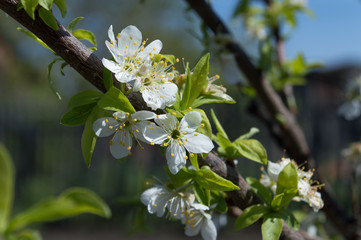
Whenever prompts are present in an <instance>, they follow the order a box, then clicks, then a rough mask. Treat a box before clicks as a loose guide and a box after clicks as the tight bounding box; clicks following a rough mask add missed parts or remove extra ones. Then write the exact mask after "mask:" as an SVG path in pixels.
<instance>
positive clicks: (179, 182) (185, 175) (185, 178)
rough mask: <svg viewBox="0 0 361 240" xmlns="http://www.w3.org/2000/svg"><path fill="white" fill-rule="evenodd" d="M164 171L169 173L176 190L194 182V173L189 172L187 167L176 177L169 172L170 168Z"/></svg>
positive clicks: (165, 168)
mask: <svg viewBox="0 0 361 240" xmlns="http://www.w3.org/2000/svg"><path fill="white" fill-rule="evenodd" d="M164 170H165V172H166V173H167V175H168V177H169V179H170V181H171V183H172V184H173V186H174V187H176V188H178V187H181V186H184V185H186V184H187V183H189V182H190V181H191V180H192V178H193V176H194V174H193V172H192V171H189V170H188V169H187V168H185V167H183V168H182V169H181V170H179V172H178V173H177V174H175V175H174V174H172V173H171V172H170V171H169V168H168V167H167V166H165V167H164Z"/></svg>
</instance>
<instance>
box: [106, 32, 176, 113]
mask: <svg viewBox="0 0 361 240" xmlns="http://www.w3.org/2000/svg"><path fill="white" fill-rule="evenodd" d="M108 36H109V38H110V42H109V41H106V42H105V44H106V46H107V47H108V49H109V51H110V52H111V54H112V56H113V58H114V61H113V60H108V59H106V58H103V60H102V62H103V65H104V67H106V68H107V69H109V70H110V71H111V72H113V73H114V74H115V78H116V79H117V80H118V81H119V82H121V83H127V82H130V81H134V80H135V83H134V88H133V90H134V91H139V92H141V93H142V96H143V99H144V101H145V102H146V103H147V106H148V107H150V108H152V109H153V110H156V109H158V108H160V109H163V108H164V107H166V106H171V105H173V103H174V102H175V100H176V93H177V91H178V87H177V85H175V84H174V83H173V82H172V80H173V77H174V71H173V68H172V66H171V65H170V64H169V63H168V60H159V61H155V57H156V56H157V55H158V54H159V52H160V50H161V49H162V46H163V45H162V42H161V41H160V40H155V41H153V42H151V43H150V44H148V46H145V44H146V41H145V40H143V41H142V33H141V32H140V31H139V30H138V28H136V27H135V26H132V25H130V26H128V27H126V28H125V29H123V30H122V31H121V32H120V33H119V34H118V35H117V37H116V38H115V37H114V33H113V27H112V26H110V28H109V30H108Z"/></svg>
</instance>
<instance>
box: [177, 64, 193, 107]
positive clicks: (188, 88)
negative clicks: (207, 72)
mask: <svg viewBox="0 0 361 240" xmlns="http://www.w3.org/2000/svg"><path fill="white" fill-rule="evenodd" d="M191 88H192V82H191V72H190V70H189V67H188V63H187V67H186V83H185V87H184V91H183V95H182V100H181V101H180V109H181V110H185V109H187V108H188V106H189V104H188V100H189V96H190V94H191Z"/></svg>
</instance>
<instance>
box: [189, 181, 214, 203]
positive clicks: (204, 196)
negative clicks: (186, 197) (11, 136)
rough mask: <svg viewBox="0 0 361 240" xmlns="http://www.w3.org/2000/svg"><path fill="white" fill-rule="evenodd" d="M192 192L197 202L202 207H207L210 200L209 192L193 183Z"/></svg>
mask: <svg viewBox="0 0 361 240" xmlns="http://www.w3.org/2000/svg"><path fill="white" fill-rule="evenodd" d="M193 192H194V195H195V196H196V198H197V201H198V202H200V203H202V204H203V205H206V206H209V203H210V199H211V192H210V190H208V189H205V188H203V187H202V186H201V185H199V184H198V183H197V182H194V183H193Z"/></svg>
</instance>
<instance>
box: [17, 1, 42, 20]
mask: <svg viewBox="0 0 361 240" xmlns="http://www.w3.org/2000/svg"><path fill="white" fill-rule="evenodd" d="M38 3H39V0H21V4H22V5H23V7H24V9H25V11H26V13H27V14H28V15H29V16H30V17H31V18H32V19H33V20H34V19H35V14H34V12H35V8H36V6H38Z"/></svg>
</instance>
